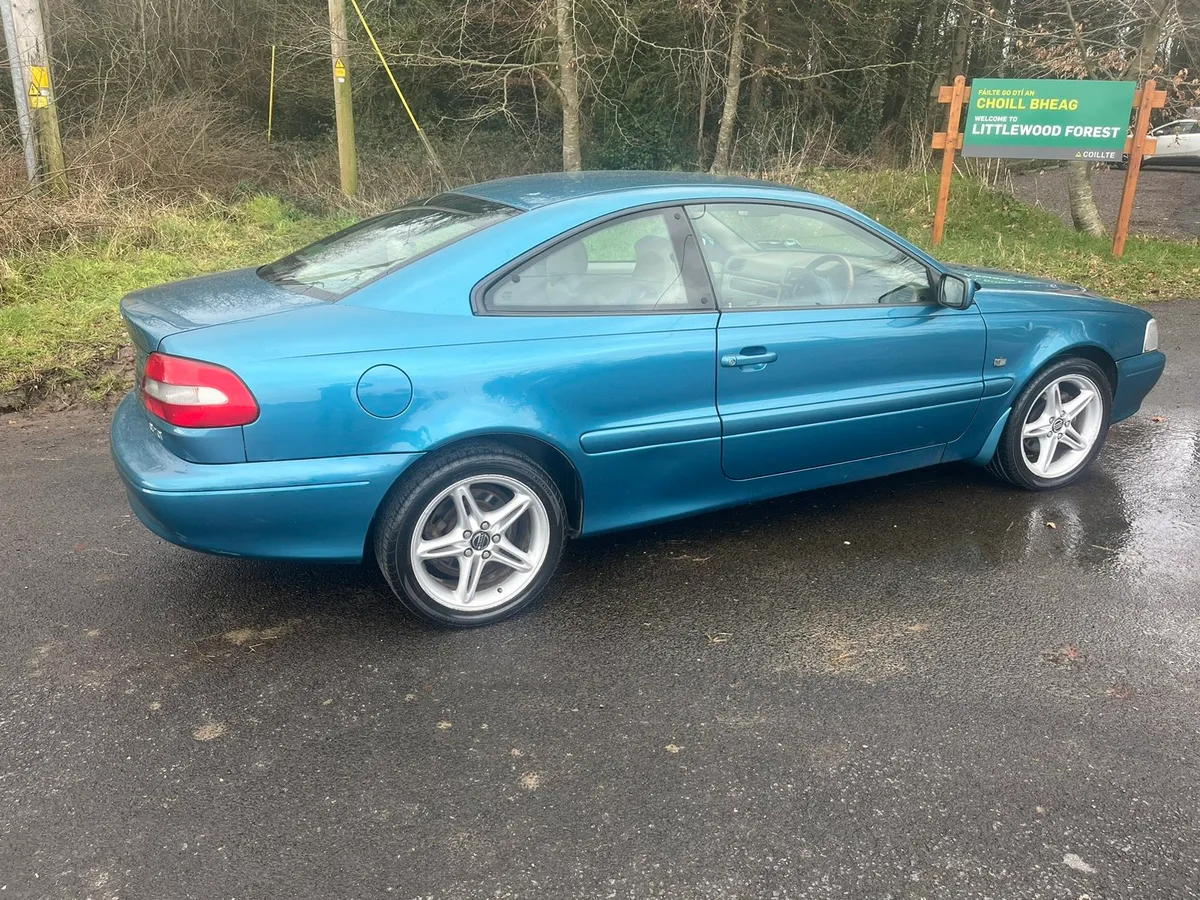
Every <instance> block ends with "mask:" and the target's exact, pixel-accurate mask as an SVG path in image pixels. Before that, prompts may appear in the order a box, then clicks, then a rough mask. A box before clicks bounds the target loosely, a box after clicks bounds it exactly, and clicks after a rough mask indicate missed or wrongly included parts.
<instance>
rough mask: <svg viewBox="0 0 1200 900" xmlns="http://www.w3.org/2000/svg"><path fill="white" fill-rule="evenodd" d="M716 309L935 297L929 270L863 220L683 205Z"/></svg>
mask: <svg viewBox="0 0 1200 900" xmlns="http://www.w3.org/2000/svg"><path fill="white" fill-rule="evenodd" d="M688 216H689V218H690V219H691V222H692V227H693V228H694V229H695V231H696V233H697V234H698V235H699V237H700V246H701V252H702V253H703V255H704V259H705V262H706V263H707V265H708V267H709V273H710V275H711V276H712V281H713V285H714V287H715V289H716V293H717V302H718V304H719V305H720V307H721V308H722V309H729V310H742V309H761V308H764V307H766V308H776V309H778V308H791V309H795V308H805V307H823V306H875V305H885V306H895V305H911V304H933V303H936V302H937V298H936V297H935V295H934V291H933V284H932V280H931V278H930V273H929V269H928V268H927V267H926V266H925V264H924V263H922V262H920V261H919V260H917V259H914V258H913V257H911V256H909V255H908V254H907V253H905V252H904V251H903V250H901V249H900V248H898V247H896V246H894V245H893V244H891V243H889V242H888V241H885V240H884V239H883V238H881V237H879V236H877V235H875V234H873V233H872V232H870V231H869V230H867V229H866V228H863V227H862V226H860V225H858V224H856V223H854V222H850V221H847V220H846V219H843V218H841V217H840V216H835V215H833V214H831V213H826V212H822V211H820V210H815V209H805V208H801V207H794V206H782V205H779V204H770V203H710V204H707V205H705V206H692V207H688Z"/></svg>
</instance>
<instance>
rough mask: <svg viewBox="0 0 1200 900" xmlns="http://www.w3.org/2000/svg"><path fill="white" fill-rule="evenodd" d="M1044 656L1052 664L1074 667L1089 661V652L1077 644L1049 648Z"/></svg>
mask: <svg viewBox="0 0 1200 900" xmlns="http://www.w3.org/2000/svg"><path fill="white" fill-rule="evenodd" d="M1042 658H1043V659H1044V660H1046V662H1048V663H1050V664H1051V665H1055V666H1063V667H1065V668H1074V667H1077V666H1080V665H1082V664H1083V663H1084V662H1086V661H1087V654H1086V653H1084V652H1083V651H1082V650H1080V649H1079V645H1077V644H1063V645H1062V646H1061V647H1056V648H1055V649H1053V650H1047V651H1046V652H1045V653H1043V654H1042Z"/></svg>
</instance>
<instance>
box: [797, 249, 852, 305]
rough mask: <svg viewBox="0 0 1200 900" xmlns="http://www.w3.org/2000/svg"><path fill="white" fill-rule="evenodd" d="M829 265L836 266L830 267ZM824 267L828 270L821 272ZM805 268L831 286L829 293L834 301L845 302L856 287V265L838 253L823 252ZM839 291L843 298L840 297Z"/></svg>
mask: <svg viewBox="0 0 1200 900" xmlns="http://www.w3.org/2000/svg"><path fill="white" fill-rule="evenodd" d="M829 266H835V267H836V268H828V267H829ZM823 268H824V269H827V271H826V272H821V271H820V270H821V269H823ZM804 270H805V271H806V272H808V273H810V274H812V275H815V276H817V277H818V278H820V279H821V280H822V281H824V282H825V284H827V285H828V286H829V294H830V296H831V297H833V298H834V299H833V302H834V303H845V302H846V301H847V300H848V299H849V298H850V290H851V289H852V288H853V287H854V267H853V266H851V265H850V261H849V260H847V259H846V257H844V256H839V255H838V254H836V253H823V254H822V255H820V256H818V257H817V258H816V259H814V260H813V261H812V262H810V263H809V264H808V265H807V266H805V267H804ZM831 276H832V277H831ZM839 293H840V294H841V299H838V294H839Z"/></svg>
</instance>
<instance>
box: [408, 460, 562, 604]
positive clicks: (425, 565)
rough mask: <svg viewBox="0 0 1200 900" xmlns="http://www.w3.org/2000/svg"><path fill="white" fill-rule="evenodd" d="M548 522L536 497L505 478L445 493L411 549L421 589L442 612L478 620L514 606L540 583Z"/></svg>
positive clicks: (477, 479)
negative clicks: (471, 614)
mask: <svg viewBox="0 0 1200 900" xmlns="http://www.w3.org/2000/svg"><path fill="white" fill-rule="evenodd" d="M549 549H550V517H549V515H548V513H547V512H546V507H545V505H544V504H543V503H542V501H541V500H540V499H539V498H538V496H537V494H536V493H535V492H534V491H532V490H530V489H529V488H528V487H526V486H525V485H523V484H522V483H521V482H520V481H517V480H516V479H515V478H510V477H508V476H507V475H476V476H472V477H470V478H464V479H462V480H461V481H457V482H455V483H454V484H452V485H450V486H449V487H447V488H445V489H444V490H443V491H441V492H440V493H439V494H438V495H437V496H436V497H434V498H433V500H431V501H430V502H429V504H428V505H427V506H426V507H425V509H424V510H423V511H422V513H421V515H420V517H419V518H418V520H417V526H416V528H414V529H413V533H412V539H411V541H410V542H409V561H410V563H411V566H412V571H413V573H414V574H415V576H416V579H417V582H418V583H419V584H420V586H421V587H422V588H423V589H424V590H425V591H426V592H427V593H428V594H429V595H430V596H431V597H432V598H433V599H434V600H436V601H437V602H438V603H439V604H441V605H443V606H446V607H448V608H450V609H454V610H459V611H463V612H481V611H484V610H488V609H491V608H493V607H496V606H501V605H503V604H505V603H509V602H511V601H512V600H514V599H516V598H517V597H519V596H520V594H521V592H522V591H523V590H524V589H525V588H526V587H528V586H529V584H530V583H531V582H532V581H533V580H534V579H535V578H536V577H537V574H538V571H539V570H540V569H541V567H542V565H543V564H544V563H545V561H546V556H547V554H548V552H549Z"/></svg>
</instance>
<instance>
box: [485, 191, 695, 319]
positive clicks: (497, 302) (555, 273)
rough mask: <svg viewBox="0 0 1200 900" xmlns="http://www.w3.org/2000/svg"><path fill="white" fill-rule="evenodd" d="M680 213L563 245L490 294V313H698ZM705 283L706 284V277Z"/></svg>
mask: <svg viewBox="0 0 1200 900" xmlns="http://www.w3.org/2000/svg"><path fill="white" fill-rule="evenodd" d="M681 216H682V213H681V211H680V210H678V209H667V210H655V211H653V212H647V213H639V214H635V215H631V216H626V217H624V218H621V219H618V220H617V221H615V222H612V223H609V224H605V225H600V226H597V227H596V228H593V229H591V230H589V231H587V232H585V233H584V234H582V235H579V236H577V237H573V238H569V239H568V240H566V241H564V242H562V243H559V244H556V245H555V246H553V247H551V248H550V249H548V250H546V251H545V252H543V253H540V254H538V255H537V256H535V257H534V258H533V259H532V260H530V261H529V262H527V263H525V264H524V265H522V266H521V267H520V268H518V269H516V270H514V271H513V272H510V273H509V274H507V275H505V276H504V277H503V278H502V279H501V280H500V281H499V282H497V283H496V284H494V285H492V286H491V287H490V288H488V290H487V291H486V292H485V293H484V298H483V305H484V309H486V310H487V311H489V312H514V313H539V312H541V313H547V314H554V313H592V314H606V313H608V314H617V313H646V312H663V313H666V312H680V311H685V310H687V309H689V308H690V307H691V301H690V299H689V298H690V295H689V292H688V290H687V287H686V285H685V279H684V277H683V270H684V266H683V265H681V262H680V255H681V254H680V248H681V247H684V246H686V237H685V231H684V229H682V228H681V227H680V226H681V225H684V224H685V223H683V222H682V218H681ZM701 277H702V276H701Z"/></svg>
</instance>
